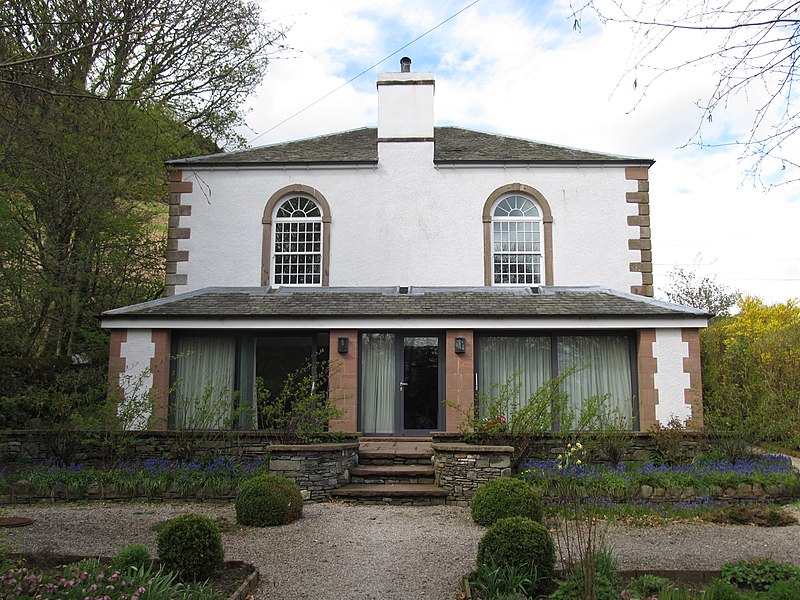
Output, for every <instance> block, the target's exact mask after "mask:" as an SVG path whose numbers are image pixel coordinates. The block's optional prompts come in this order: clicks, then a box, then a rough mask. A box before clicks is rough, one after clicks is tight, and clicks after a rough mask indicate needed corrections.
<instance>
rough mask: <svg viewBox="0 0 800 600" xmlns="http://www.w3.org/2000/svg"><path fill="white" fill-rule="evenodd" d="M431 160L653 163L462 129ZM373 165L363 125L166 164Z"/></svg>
mask: <svg viewBox="0 0 800 600" xmlns="http://www.w3.org/2000/svg"><path fill="white" fill-rule="evenodd" d="M433 141H434V148H433V162H434V163H437V164H450V163H452V164H470V163H503V164H509V163H522V164H537V163H542V164H546V163H549V164H554V163H555V164H559V163H562V164H577V163H582V164H607V163H624V164H632V163H633V164H647V165H651V164H653V162H654V161H653V160H652V159H647V158H641V157H634V156H620V155H617V154H608V153H604V152H594V151H591V150H580V149H577V148H569V147H566V146H557V145H554V144H546V143H542V142H536V141H533V140H526V139H523V138H518V137H512V136H507V135H498V134H494V133H484V132H482V131H474V130H472V129H464V128H462V127H435V128H434V134H433ZM377 162H378V130H377V128H375V127H363V128H361V129H352V130H350V131H342V132H339V133H331V134H327V135H321V136H317V137H313V138H308V139H303V140H295V141H290V142H282V143H279V144H270V145H268V146H259V147H256V148H248V149H246V150H239V151H236V152H222V153H219V154H209V155H206V156H196V157H193V158H180V159H175V160H170V161H167V164H168V165H169V166H171V167H175V168H180V167H181V166H193V167H203V166H208V167H213V166H257V165H265V166H269V165H291V164H356V163H373V164H374V163H377Z"/></svg>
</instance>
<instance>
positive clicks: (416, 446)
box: [358, 438, 433, 466]
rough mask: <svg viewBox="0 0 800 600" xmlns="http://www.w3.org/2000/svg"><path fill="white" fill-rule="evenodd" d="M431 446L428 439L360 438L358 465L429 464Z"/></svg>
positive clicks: (431, 452)
mask: <svg viewBox="0 0 800 600" xmlns="http://www.w3.org/2000/svg"><path fill="white" fill-rule="evenodd" d="M432 456H433V448H432V447H431V441H430V440H429V439H425V438H420V439H408V438H394V439H391V438H384V439H380V438H379V439H375V438H372V439H369V440H366V441H365V440H361V441H360V442H359V445H358V464H359V465H362V466H364V465H426V466H427V465H430V464H432V463H431V457H432Z"/></svg>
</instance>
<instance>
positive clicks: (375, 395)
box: [361, 333, 397, 433]
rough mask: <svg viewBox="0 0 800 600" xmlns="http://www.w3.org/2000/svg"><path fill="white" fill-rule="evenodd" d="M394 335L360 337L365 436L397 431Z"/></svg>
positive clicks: (362, 419) (366, 335)
mask: <svg viewBox="0 0 800 600" xmlns="http://www.w3.org/2000/svg"><path fill="white" fill-rule="evenodd" d="M396 381H397V380H396V378H395V352H394V334H391V333H365V334H362V336H361V428H362V430H363V431H364V433H394V430H395V419H394V414H395V410H394V409H395V383H396Z"/></svg>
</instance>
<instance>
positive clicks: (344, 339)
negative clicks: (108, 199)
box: [103, 61, 708, 435]
mask: <svg viewBox="0 0 800 600" xmlns="http://www.w3.org/2000/svg"><path fill="white" fill-rule="evenodd" d="M409 65H410V61H409V62H408V63H406V64H404V68H403V70H402V71H401V72H400V73H385V74H382V75H381V76H380V77H379V79H378V85H377V88H378V103H379V120H378V127H377V128H363V129H356V130H352V131H345V132H341V133H334V134H330V135H323V136H320V137H316V138H311V139H305V140H298V141H294V142H286V143H282V144H274V145H270V146H265V147H260V148H253V149H249V150H243V151H239V152H232V153H223V154H215V155H210V156H202V157H197V158H189V159H182V160H175V161H171V162H170V164H169V166H170V168H171V169H172V174H171V187H170V223H169V225H170V228H169V247H168V256H167V275H166V284H167V285H166V290H167V297H165V298H162V299H159V300H155V301H153V302H148V303H145V304H140V305H136V306H128V307H124V308H119V309H116V310H111V311H108V312H106V313H104V314H103V326H104V327H105V328H107V329H109V330H111V357H110V358H111V367H110V369H111V374H112V377H114V378H120V382H121V386H122V387H123V389H126V386H128V387H127V390H128V393H132V392H131V390H130V384H129V383H128V382H130V381H132V380H135V379H136V378H137V376H138V375H139V374H143V375H142V377H140V378H139V380H138V381H139V383H140V388H144V389H150V390H152V391H153V392H154V393H155V396H156V397H157V398H158V403H157V404H158V406H157V410H158V411H159V413H160V415H161V416H163V417H166V419H164V420H163V422H165V423H168V424H169V425H170V426H172V427H181V426H190V425H191V422H190V421H191V417H192V415H195V414H197V412H198V410H199V409H198V403H200V402H202V398H201V396H202V394H201V393H200V392H199V390H202V389H205V388H207V387H208V386H209V385H210V386H212V387H214V389H216V390H223V392H222V393H223V394H224V395H228V396H229V400H230V406H231V408H233V406H234V404H236V405H238V406H239V407H240V408H241V407H244V408H245V409H246V410H245V411H244V414H245V417H243V418H242V419H240V423H239V426H241V427H247V428H250V427H258V419H257V418H256V417H255V414H256V413H257V412H258V411H257V407H256V406H255V398H254V394H253V382H254V381H255V378H256V377H259V378H261V379H262V380H263V381H264V382H265V384H266V385H267V387H268V388H270V389H273V390H274V389H277V387H278V386H279V385H280V382H282V381H283V379H284V378H285V377H286V376H287V374H288V373H290V372H292V371H293V370H295V369H296V368H297V367H299V366H300V365H301V364H302V363H303V362H305V361H308V360H310V361H312V363H313V362H315V361H318V360H321V359H330V360H331V361H337V362H338V363H339V364H340V365H341V369H340V370H339V371H338V372H337V373H336V374H335V375H334V376H333V377H332V380H331V386H332V387H335V388H336V389H337V390H338V394H339V398H340V400H339V402H340V403H341V406H342V407H343V408H344V409H345V410H346V415H345V417H344V419H343V420H342V421H340V422H336V423H332V424H331V427H332V429H338V430H342V431H361V432H364V433H366V434H381V435H419V434H428V433H430V432H433V431H455V430H457V428H458V425H459V423H460V420H461V419H462V414H461V412H460V411H459V410H457V409H455V408H453V407H451V406H447V405H446V404H445V400H447V401H449V403H455V404H456V405H458V406H460V407H461V408H462V410H469V409H470V407H472V406H473V405H474V403H475V399H476V395H478V394H480V393H481V392H487V391H488V390H489V389H490V388H491V386H492V384H495V383H502V382H504V381H506V380H507V379H508V378H509V377H511V376H512V375H513V374H514V373H517V372H518V373H520V375H519V376H518V377H519V380H520V382H521V384H522V393H523V395H526V394H531V393H533V391H535V390H536V389H537V388H538V387H539V386H540V385H541V384H542V383H543V382H544V381H546V380H548V379H550V378H552V377H554V376H556V375H557V374H558V373H559V372H563V370H564V369H567V368H569V367H570V366H576V367H582V368H581V370H580V371H579V372H578V373H576V374H575V375H573V376H571V377H570V378H569V379H568V380H567V382H566V384H565V386H566V388H567V390H566V391H568V392H569V393H570V398H571V400H572V401H573V402H575V403H578V404H580V402H581V401H582V400H583V399H585V398H587V397H589V396H593V395H597V394H608V395H609V398H610V402H611V403H612V404H613V406H614V407H615V408H616V409H617V410H618V411H619V412H620V413H621V414H624V415H625V416H627V417H629V418H630V422H631V425H632V428H633V429H639V430H646V429H647V428H648V427H649V426H650V425H652V424H654V423H656V422H659V421H660V422H666V421H668V420H669V419H670V418H671V417H673V416H676V417H678V418H680V419H682V420H683V419H687V418H689V417H690V416H693V417H694V418H695V419H696V421H695V422H702V421H701V420H702V407H701V399H700V389H701V380H700V355H699V335H698V333H699V329H700V328H702V327H704V326H705V325H706V323H707V317H708V315H706V314H705V313H703V312H702V311H699V310H695V309H691V308H687V307H683V306H677V305H672V304H667V303H664V302H659V301H655V300H653V299H652V296H653V285H652V284H653V280H652V254H651V246H650V214H649V204H648V202H649V182H648V169H649V167H650V166H651V165H652V164H653V161H652V160H649V159H643V158H636V157H628V156H617V155H610V154H604V153H599V152H590V151H585V150H577V149H573V148H565V147H561V146H556V145H551V144H543V143H539V142H533V141H529V140H524V139H519V138H515V137H509V136H502V135H495V134H488V133H482V132H477V131H471V130H467V129H461V128H457V127H434V124H433V123H434V119H433V101H434V79H433V75H432V74H431V73H414V72H410V69H408V68H407V67H408V66H409ZM142 380H143V381H142ZM228 396H226V397H228ZM478 408H479V409H480V407H478Z"/></svg>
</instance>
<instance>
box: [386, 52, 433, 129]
mask: <svg viewBox="0 0 800 600" xmlns="http://www.w3.org/2000/svg"><path fill="white" fill-rule="evenodd" d="M433 88H434V80H433V73H412V72H411V59H410V58H408V57H403V58H402V59H400V72H399V73H381V74H380V75H379V76H378V141H379V142H380V141H393V140H398V141H399V140H407V141H412V140H413V141H433Z"/></svg>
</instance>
